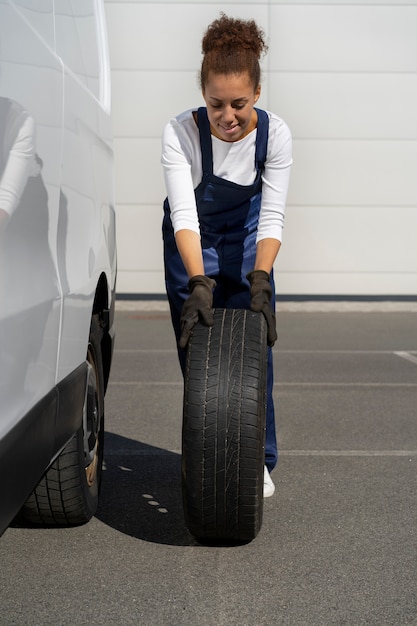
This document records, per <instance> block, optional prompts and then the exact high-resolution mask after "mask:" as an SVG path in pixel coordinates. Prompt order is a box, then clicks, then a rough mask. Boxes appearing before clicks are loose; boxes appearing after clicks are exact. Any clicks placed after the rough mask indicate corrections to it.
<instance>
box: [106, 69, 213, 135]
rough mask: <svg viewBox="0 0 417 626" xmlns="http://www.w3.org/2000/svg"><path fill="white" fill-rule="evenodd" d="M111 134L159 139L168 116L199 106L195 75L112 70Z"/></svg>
mask: <svg viewBox="0 0 417 626" xmlns="http://www.w3.org/2000/svg"><path fill="white" fill-rule="evenodd" d="M112 86H113V89H112V91H113V116H114V133H115V135H116V136H118V137H158V138H159V137H160V136H161V134H162V129H163V128H164V126H165V124H166V123H167V122H168V120H169V119H170V118H171V117H174V116H175V115H178V113H179V112H180V111H184V110H185V109H189V108H191V107H192V106H202V105H203V104H204V100H203V98H202V96H201V93H200V89H199V87H198V82H197V72H150V71H133V70H132V71H123V70H119V71H113V74H112Z"/></svg>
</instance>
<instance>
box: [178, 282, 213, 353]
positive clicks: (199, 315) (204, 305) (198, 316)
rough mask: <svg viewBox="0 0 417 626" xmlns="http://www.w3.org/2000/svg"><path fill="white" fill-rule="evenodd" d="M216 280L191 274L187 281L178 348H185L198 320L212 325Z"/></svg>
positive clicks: (206, 324)
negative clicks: (187, 292) (186, 296)
mask: <svg viewBox="0 0 417 626" xmlns="http://www.w3.org/2000/svg"><path fill="white" fill-rule="evenodd" d="M215 286H216V281H215V280H213V279H212V278H209V277H208V276H200V275H198V276H193V277H192V278H190V280H189V281H188V291H189V292H190V295H189V296H188V298H187V300H186V301H185V302H184V305H183V307H182V311H181V337H180V340H179V342H178V345H179V347H180V348H185V346H186V345H187V343H188V340H189V338H190V335H191V331H192V329H193V327H194V325H195V324H197V322H198V321H199V320H200V321H201V322H203V324H204V325H205V326H213V324H214V314H213V289H214V287H215Z"/></svg>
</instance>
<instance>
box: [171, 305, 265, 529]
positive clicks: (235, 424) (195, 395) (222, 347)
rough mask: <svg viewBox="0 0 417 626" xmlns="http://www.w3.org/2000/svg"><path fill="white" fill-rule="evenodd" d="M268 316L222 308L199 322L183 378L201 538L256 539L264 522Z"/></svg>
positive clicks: (193, 522)
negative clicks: (209, 324)
mask: <svg viewBox="0 0 417 626" xmlns="http://www.w3.org/2000/svg"><path fill="white" fill-rule="evenodd" d="M266 367H267V347H266V322H265V319H264V317H263V315H262V314H260V313H253V312H252V311H246V310H240V309H239V310H237V309H216V310H215V313H214V326H213V327H212V328H208V327H206V326H203V325H202V324H197V325H196V326H195V328H194V330H193V333H192V337H191V339H190V341H189V345H188V351H187V363H186V372H185V380H184V407H183V435H182V487H183V507H184V515H185V521H186V525H187V527H188V529H189V531H190V532H191V534H193V535H194V536H195V537H197V538H198V539H200V540H207V539H221V540H232V541H251V540H252V539H254V538H255V537H256V535H257V534H258V532H259V530H260V528H261V525H262V514H263V472H264V463H265V416H266Z"/></svg>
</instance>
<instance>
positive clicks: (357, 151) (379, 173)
mask: <svg viewBox="0 0 417 626" xmlns="http://www.w3.org/2000/svg"><path fill="white" fill-rule="evenodd" d="M294 160H295V167H294V168H293V171H292V175H291V185H290V191H289V195H288V201H289V204H295V205H322V206H323V205H324V206H326V205H331V206H337V205H350V206H355V205H358V206H366V205H368V206H390V205H392V206H399V205H406V206H414V207H416V206H417V176H416V164H417V142H415V141H383V140H381V141H365V140H364V141H349V140H345V141H331V140H314V141H304V140H295V141H294ZM290 210H291V209H290V208H288V212H290ZM416 217H417V211H416Z"/></svg>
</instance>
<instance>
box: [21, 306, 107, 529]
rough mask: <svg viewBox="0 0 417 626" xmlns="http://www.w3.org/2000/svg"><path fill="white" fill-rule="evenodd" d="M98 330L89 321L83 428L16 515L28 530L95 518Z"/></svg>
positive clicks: (100, 406)
mask: <svg viewBox="0 0 417 626" xmlns="http://www.w3.org/2000/svg"><path fill="white" fill-rule="evenodd" d="M101 338H102V329H101V326H100V320H99V317H98V315H94V316H93V318H92V321H91V328H90V337H89V342H88V349H87V358H86V360H87V384H86V396H85V403H84V408H83V423H82V426H81V427H80V428H79V430H78V431H77V432H76V433H75V434H74V435H73V437H72V438H71V439H70V441H69V442H68V443H67V445H66V446H65V448H64V449H63V450H62V452H61V453H60V454H59V456H58V457H57V458H56V460H55V461H54V463H53V464H52V465H51V467H50V468H49V469H48V471H47V472H46V474H45V475H44V477H43V478H42V480H41V481H40V483H39V484H38V486H37V487H36V489H35V490H34V491H33V493H32V494H31V496H30V497H29V498H28V500H27V501H26V503H25V504H24V506H23V508H22V509H21V511H20V513H19V519H21V520H25V521H27V522H30V523H32V524H42V525H47V526H51V525H53V526H57V525H58V526H62V525H65V526H68V525H77V524H84V523H86V522H88V521H89V520H90V519H91V517H92V516H93V515H94V513H95V512H96V509H97V505H98V496H99V488H100V480H101V470H102V463H103V439H104V381H103V364H102V357H101V347H100V345H101Z"/></svg>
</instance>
